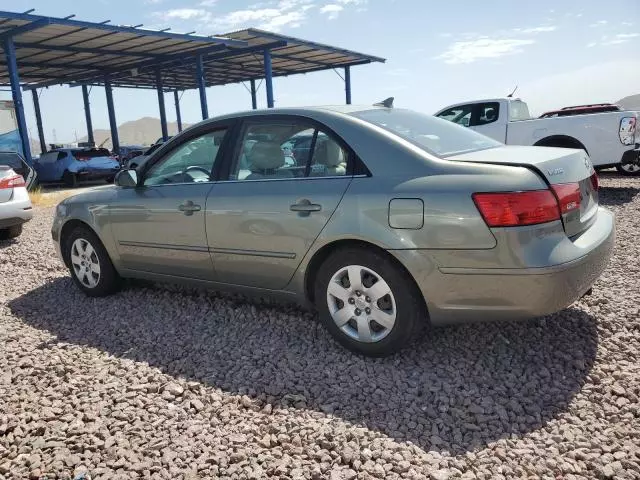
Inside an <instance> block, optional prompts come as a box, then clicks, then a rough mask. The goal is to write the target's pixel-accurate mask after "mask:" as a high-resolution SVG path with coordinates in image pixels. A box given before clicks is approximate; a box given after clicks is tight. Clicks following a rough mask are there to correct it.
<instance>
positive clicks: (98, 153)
mask: <svg viewBox="0 0 640 480" xmlns="http://www.w3.org/2000/svg"><path fill="white" fill-rule="evenodd" d="M71 154H72V155H73V156H74V157H75V158H76V159H77V160H87V159H89V158H97V157H110V156H111V153H109V150H107V149H106V148H92V149H90V150H71Z"/></svg>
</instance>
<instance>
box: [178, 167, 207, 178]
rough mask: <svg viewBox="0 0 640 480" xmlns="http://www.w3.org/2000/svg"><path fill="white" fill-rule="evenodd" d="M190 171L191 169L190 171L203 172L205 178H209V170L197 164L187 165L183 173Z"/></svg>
mask: <svg viewBox="0 0 640 480" xmlns="http://www.w3.org/2000/svg"><path fill="white" fill-rule="evenodd" d="M190 171H191V172H192V171H197V172H200V173H204V174H205V175H206V176H207V180H208V179H209V178H211V172H210V171H209V170H207V169H206V168H204V167H199V166H197V165H191V166H190V167H187V168H186V169H185V170H184V173H189V172H190ZM192 178H193V177H192ZM194 180H195V178H194Z"/></svg>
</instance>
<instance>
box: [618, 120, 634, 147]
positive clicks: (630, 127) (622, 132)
mask: <svg viewBox="0 0 640 480" xmlns="http://www.w3.org/2000/svg"><path fill="white" fill-rule="evenodd" d="M637 123H638V119H637V118H636V117H624V118H623V119H622V120H620V129H619V130H618V136H619V137H620V141H621V142H622V144H623V145H633V144H634V143H636V141H637V140H636V139H637V135H636V128H637Z"/></svg>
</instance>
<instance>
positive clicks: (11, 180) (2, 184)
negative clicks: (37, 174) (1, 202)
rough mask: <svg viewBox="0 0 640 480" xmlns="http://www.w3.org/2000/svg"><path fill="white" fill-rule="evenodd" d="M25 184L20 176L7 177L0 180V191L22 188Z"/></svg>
mask: <svg viewBox="0 0 640 480" xmlns="http://www.w3.org/2000/svg"><path fill="white" fill-rule="evenodd" d="M25 185H26V184H25V182H24V178H22V175H18V174H15V175H11V176H9V177H5V178H0V190H3V189H6V188H16V187H24V186H25Z"/></svg>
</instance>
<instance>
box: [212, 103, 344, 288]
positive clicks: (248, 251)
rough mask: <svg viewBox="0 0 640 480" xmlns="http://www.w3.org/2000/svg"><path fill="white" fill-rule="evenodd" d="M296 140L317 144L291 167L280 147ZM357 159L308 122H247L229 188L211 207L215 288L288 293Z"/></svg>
mask: <svg viewBox="0 0 640 480" xmlns="http://www.w3.org/2000/svg"><path fill="white" fill-rule="evenodd" d="M299 134H304V135H310V136H312V137H313V139H312V144H311V148H310V154H309V155H308V160H307V161H306V162H305V163H303V164H299V163H297V164H296V165H294V166H287V165H286V161H285V152H284V151H283V150H282V147H283V145H284V146H286V145H287V144H289V143H290V142H291V138H292V137H294V136H295V135H299ZM353 159H354V157H353V154H352V152H351V151H350V149H349V148H348V146H347V145H345V144H344V143H343V142H342V140H341V139H340V138H339V137H338V136H337V135H335V134H334V133H333V132H330V131H329V130H328V129H326V128H325V127H323V126H322V125H317V124H315V123H312V122H310V121H309V120H306V119H302V118H299V117H294V116H273V115H269V116H265V117H262V118H259V119H257V120H255V119H252V120H251V121H247V122H245V124H244V125H243V127H242V129H241V132H240V135H239V138H238V140H237V143H236V147H235V151H234V154H233V155H232V158H230V159H229V160H230V163H229V166H230V168H229V171H228V173H227V174H226V176H225V177H224V178H225V179H226V180H224V181H220V182H219V183H217V184H216V186H215V188H214V189H213V190H212V192H211V194H210V198H209V199H208V201H207V212H206V230H207V240H208V243H209V248H210V249H211V252H212V253H211V255H212V258H213V263H214V264H215V268H216V280H217V281H219V282H223V283H228V284H235V285H243V286H250V287H259V288H266V289H281V288H284V287H285V286H286V285H287V284H288V283H289V281H290V279H291V278H292V276H293V274H294V272H295V270H296V269H297V267H298V266H299V265H300V262H301V260H302V258H303V257H304V255H305V254H306V252H307V251H308V250H309V248H310V247H311V245H312V244H313V242H314V241H315V239H316V238H317V236H318V235H319V234H320V232H321V230H322V229H323V227H324V226H325V225H326V223H327V222H328V221H329V219H330V217H331V216H332V215H333V213H334V212H335V210H336V208H337V207H338V204H339V203H340V200H341V199H342V196H343V195H344V192H345V191H346V189H347V187H348V186H349V183H350V182H351V178H352V174H351V172H352V170H351V169H352V164H353ZM297 160H298V161H299V160H300V159H297Z"/></svg>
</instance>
